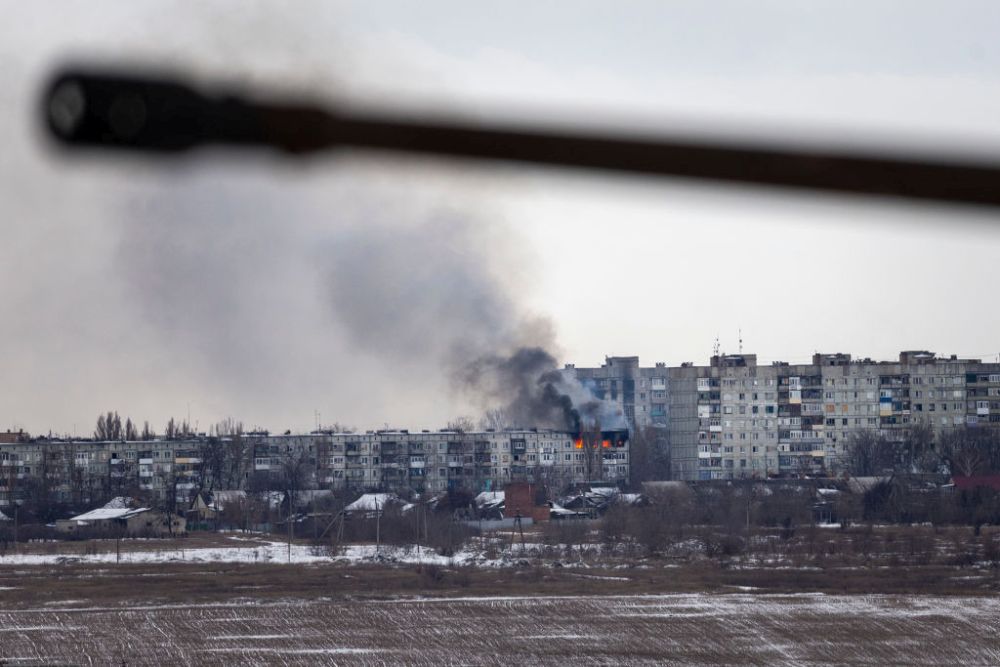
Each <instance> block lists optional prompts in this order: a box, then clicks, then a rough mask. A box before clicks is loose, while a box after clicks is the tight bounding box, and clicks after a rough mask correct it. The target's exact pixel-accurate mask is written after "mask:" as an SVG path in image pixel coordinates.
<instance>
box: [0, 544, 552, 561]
mask: <svg viewBox="0 0 1000 667" xmlns="http://www.w3.org/2000/svg"><path fill="white" fill-rule="evenodd" d="M229 540H230V541H231V546H221V547H195V548H190V549H186V548H176V547H174V548H160V547H158V546H156V542H153V541H151V542H149V543H148V546H147V547H146V548H141V549H137V548H130V549H127V550H123V551H121V553H120V554H116V553H115V551H114V542H113V541H110V540H108V541H105V543H104V544H103V545H102V550H101V551H99V552H96V553H73V554H66V553H37V552H36V553H13V552H8V553H6V554H4V555H2V556H0V566H4V565H61V564H68V563H79V564H107V563H115V562H119V561H120V562H121V563H135V564H145V563H185V562H188V563H292V564H303V563H331V562H380V561H387V562H398V563H409V564H420V563H425V564H430V563H433V564H438V565H481V566H486V567H496V566H502V565H505V564H510V562H511V561H516V560H517V559H519V558H520V557H522V556H531V555H536V554H537V552H538V549H539V547H540V546H541V545H537V544H528V545H521V544H518V545H516V546H515V547H513V548H511V549H509V550H507V551H505V552H504V553H503V554H500V555H499V556H498V557H497V558H487V557H486V556H485V555H484V554H483V550H482V549H480V548H477V547H475V546H473V547H470V548H467V549H464V550H462V551H459V552H457V553H456V554H455V555H454V556H451V557H445V556H440V555H438V554H437V553H436V552H434V551H433V550H431V549H428V548H427V547H420V546H417V545H409V546H406V547H395V546H387V545H382V546H379V547H376V545H374V544H349V545H346V546H345V547H344V548H342V549H341V550H340V551H339V552H337V553H336V554H331V553H330V552H329V550H327V549H325V548H323V547H313V546H308V545H301V544H292V545H291V548H289V547H288V545H287V544H286V543H285V542H277V541H269V540H263V539H256V538H254V539H247V538H242V537H230V538H229ZM174 544H176V542H175V543H174ZM130 546H132V545H130Z"/></svg>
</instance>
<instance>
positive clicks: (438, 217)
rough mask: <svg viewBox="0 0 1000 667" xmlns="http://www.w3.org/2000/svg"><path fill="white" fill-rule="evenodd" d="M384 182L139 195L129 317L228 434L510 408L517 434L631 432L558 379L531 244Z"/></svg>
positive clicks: (245, 185)
mask: <svg viewBox="0 0 1000 667" xmlns="http://www.w3.org/2000/svg"><path fill="white" fill-rule="evenodd" d="M368 176H370V174H367V173H362V174H361V176H360V177H359V178H357V179H355V178H353V177H352V178H345V179H330V181H331V186H330V187H329V188H328V189H327V190H326V191H325V192H324V194H323V196H322V197H317V196H316V190H317V188H316V187H315V183H312V184H309V183H303V184H297V183H290V182H289V181H288V180H284V181H283V182H266V181H265V180H264V179H257V177H256V176H255V175H254V174H250V175H247V174H245V173H244V174H241V175H240V176H220V175H219V174H218V173H217V172H216V171H214V170H210V169H207V168H206V169H205V170H204V172H203V173H196V174H194V175H192V177H191V178H188V177H183V178H179V179H177V180H176V181H174V182H171V183H169V184H167V185H166V186H163V185H158V186H157V187H155V188H153V189H152V190H151V191H149V192H146V193H144V194H143V195H142V196H135V195H133V196H132V197H131V198H130V199H129V200H128V204H127V205H126V206H125V209H124V211H125V213H124V215H122V216H120V217H121V218H122V220H121V222H120V223H119V224H118V230H119V232H120V239H119V242H118V246H117V252H116V254H115V257H114V259H115V266H116V267H117V272H118V273H119V275H120V276H121V284H122V285H123V286H124V288H123V289H124V294H125V299H126V305H125V308H124V311H120V312H124V313H127V315H126V317H125V319H126V320H127V321H131V322H134V323H135V324H134V325H133V326H134V329H135V331H136V333H137V334H139V333H141V334H144V335H146V336H148V337H150V338H152V339H154V340H155V341H156V344H155V345H152V346H151V347H154V348H155V349H157V350H159V351H160V354H161V355H162V356H163V357H164V359H173V360H176V362H175V363H174V364H172V365H174V366H175V371H177V373H175V375H178V374H179V375H180V376H181V377H184V376H186V377H188V378H189V381H190V382H192V383H193V384H194V385H195V387H196V389H195V391H194V392H192V393H193V394H194V395H195V400H198V397H200V396H203V395H204V394H205V393H206V392H207V393H210V394H211V395H212V396H213V400H214V401H215V402H216V403H217V404H218V405H220V406H223V407H221V408H215V409H216V410H218V411H219V412H221V414H219V415H218V417H222V416H225V415H226V414H237V415H248V416H249V415H253V414H265V415H269V416H270V418H271V419H273V416H271V415H274V414H275V413H276V412H278V413H280V414H287V413H289V411H290V410H291V409H294V407H295V406H294V405H292V403H293V401H296V400H299V399H298V397H300V396H313V397H316V396H321V397H326V398H325V399H324V400H325V401H326V402H325V403H319V404H320V405H324V406H332V407H333V408H335V409H336V410H337V412H336V413H332V412H330V411H329V407H327V410H328V412H327V414H326V416H327V417H328V418H332V419H337V420H340V421H346V422H348V423H357V422H359V421H361V425H364V426H374V425H381V424H383V423H384V422H391V423H394V424H395V425H413V424H414V423H423V424H427V425H443V423H444V421H445V420H446V419H448V418H450V417H454V416H456V415H458V414H462V413H481V412H483V411H485V410H486V409H488V408H494V407H500V406H502V407H504V408H505V413H506V415H507V418H508V421H509V423H510V425H517V426H539V427H549V428H559V429H567V430H571V431H579V429H580V427H581V424H587V423H591V422H593V421H595V420H600V421H601V423H602V424H606V425H613V424H617V423H620V421H621V418H620V415H615V414H614V406H613V405H612V404H605V403H601V402H598V401H595V400H594V397H593V395H592V393H591V392H590V391H589V390H588V389H587V388H585V387H583V386H582V385H580V384H579V383H578V382H576V381H575V380H574V379H572V378H567V377H564V376H563V374H562V373H561V372H560V371H559V370H558V364H557V359H556V354H557V353H558V346H557V344H556V340H555V335H554V331H553V329H554V328H553V326H552V323H551V321H550V320H549V319H548V318H546V317H544V316H538V315H536V314H534V313H531V312H529V311H528V309H527V308H526V307H525V305H524V302H525V299H522V298H521V296H522V295H524V294H525V293H526V291H527V290H529V289H530V287H531V276H532V271H531V267H532V265H533V264H535V263H536V262H537V258H536V257H535V256H534V254H533V253H532V252H531V250H530V248H527V247H526V244H524V243H522V242H521V241H520V239H518V238H517V237H516V236H514V235H513V234H512V233H511V231H510V229H509V228H508V227H507V226H506V225H503V224H500V223H499V222H497V221H496V220H495V219H493V218H491V217H490V216H489V215H486V214H477V213H470V212H469V211H470V210H471V209H472V206H470V205H469V204H468V203H466V202H459V203H458V204H455V203H451V202H454V196H453V195H450V196H447V197H443V196H441V193H440V191H438V192H436V193H435V194H434V195H423V196H419V195H414V194H412V191H410V194H407V189H406V188H399V189H394V188H390V187H387V186H386V185H384V184H376V185H372V184H371V183H369V182H366V177H368ZM303 180H307V179H303ZM373 180H374V181H376V183H378V182H379V179H378V178H377V177H376V178H375V179H373ZM442 201H446V202H449V203H446V204H442V203H441V202H442ZM189 395H190V394H189ZM317 403H318V400H317V399H315V398H314V399H313V403H312V404H307V405H305V406H304V409H303V410H302V412H306V413H307V414H310V415H311V414H312V408H313V407H314V405H316V404H317ZM182 405H183V403H182ZM112 407H116V408H117V407H118V406H117V405H115V406H112ZM200 408H201V412H202V414H204V412H205V411H207V410H211V409H213V408H214V406H213V405H206V404H205V403H204V402H203V403H202V404H201V406H200ZM357 415H363V416H357ZM362 420H366V421H362ZM616 420H617V421H616Z"/></svg>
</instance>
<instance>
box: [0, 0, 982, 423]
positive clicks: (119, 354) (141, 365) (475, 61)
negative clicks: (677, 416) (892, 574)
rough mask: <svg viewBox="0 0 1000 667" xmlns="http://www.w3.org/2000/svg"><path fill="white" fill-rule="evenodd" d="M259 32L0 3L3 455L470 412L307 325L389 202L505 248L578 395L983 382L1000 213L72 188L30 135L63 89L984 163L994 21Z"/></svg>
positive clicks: (259, 170)
mask: <svg viewBox="0 0 1000 667" xmlns="http://www.w3.org/2000/svg"><path fill="white" fill-rule="evenodd" d="M271 7H272V5H271V4H269V3H248V2H206V3H198V4H197V5H196V4H194V3H179V2H134V3H127V4H122V5H119V6H115V7H114V8H111V7H109V6H105V5H100V4H95V3H92V2H65V3H59V4H49V3H45V4H42V3H32V4H30V5H29V4H28V3H14V2H3V4H2V7H0V8H2V9H3V15H4V16H6V17H8V18H7V20H6V21H5V27H4V28H0V72H2V74H3V80H4V81H5V86H4V87H3V89H2V90H0V113H2V115H0V141H2V142H3V145H4V146H6V150H4V151H3V152H2V153H0V178H2V182H3V184H4V185H3V191H4V195H3V197H2V200H0V239H2V240H3V245H4V250H5V252H4V259H3V261H2V262H0V307H2V308H3V310H4V312H5V314H6V315H7V317H6V319H7V322H8V324H7V326H5V327H3V329H2V330H0V368H3V373H4V382H3V383H2V384H0V427H6V426H8V425H10V426H22V427H24V428H27V429H29V430H31V431H33V432H39V431H46V430H48V429H49V428H52V429H53V430H56V431H72V430H73V428H74V427H75V428H76V430H77V432H78V433H80V434H84V433H87V432H89V431H90V430H91V429H92V428H93V421H94V419H95V418H96V415H97V414H98V412H99V411H102V410H107V409H117V410H119V411H120V412H122V413H123V414H130V415H132V416H134V417H137V418H140V419H141V418H143V417H146V418H149V419H150V421H151V422H152V423H153V425H154V426H155V427H158V428H162V423H163V422H164V421H165V420H166V418H167V417H168V416H169V415H171V414H172V415H174V416H178V417H183V416H185V415H186V412H187V409H188V403H189V402H191V412H192V417H193V418H194V419H196V420H198V421H199V422H200V424H201V426H202V427H204V426H205V425H206V424H208V423H211V422H214V421H216V420H218V419H220V418H222V417H225V416H228V415H234V416H236V417H239V418H241V419H243V420H245V421H247V422H249V423H252V424H260V425H263V426H266V427H269V428H272V429H275V430H278V429H284V428H292V429H304V428H309V427H311V426H312V425H313V420H314V416H313V415H314V410H319V411H321V412H322V415H323V419H324V421H332V420H334V419H337V420H340V421H342V422H348V423H352V424H355V425H358V426H363V427H364V426H376V425H381V424H382V423H383V422H392V423H393V424H395V425H398V426H411V427H414V428H416V427H435V426H439V425H440V424H441V423H442V421H443V420H444V419H446V418H447V417H448V416H451V415H454V414H456V413H457V412H459V411H463V410H464V409H465V406H463V405H462V404H461V400H460V399H459V398H457V397H455V396H453V395H451V394H449V393H448V391H447V390H446V384H447V383H446V382H445V380H444V378H441V377H435V376H434V374H433V372H429V371H428V370H427V369H426V368H417V367H414V368H411V369H403V370H400V371H398V372H397V371H396V370H392V369H387V368H386V367H385V365H384V364H380V363H379V361H378V358H377V355H374V356H373V355H371V354H362V353H355V352H354V351H353V350H352V349H349V343H348V341H347V340H345V334H344V333H343V331H341V330H340V329H338V325H337V321H336V314H333V315H332V316H331V314H330V313H328V312H326V311H325V310H324V307H323V305H322V298H323V297H322V294H321V288H320V286H319V283H320V282H321V280H322V278H321V277H319V276H321V274H322V269H321V264H322V259H321V256H322V255H323V252H322V250H316V249H318V248H319V249H321V248H322V247H323V245H322V244H323V243H335V242H336V239H337V237H336V235H335V234H333V235H331V234H330V233H329V232H328V231H326V230H327V229H328V228H329V227H330V225H331V222H330V220H329V219H328V218H326V217H324V214H323V212H326V211H329V210H336V211H337V212H338V214H343V215H345V216H348V215H353V216H355V218H357V216H361V217H363V216H364V215H365V213H364V212H365V211H369V210H371V209H372V208H373V207H375V206H376V204H377V203H378V202H379V201H380V200H381V198H382V197H383V195H384V194H385V193H391V196H390V198H391V199H394V200H396V203H395V204H394V206H395V207H396V208H400V209H409V208H416V209H421V208H423V207H426V208H428V209H437V208H440V207H442V206H443V207H447V208H450V209H457V210H459V211H464V212H466V213H467V214H468V215H469V217H470V218H474V219H476V220H481V221H483V224H488V225H490V226H491V227H493V228H494V229H499V230H503V231H504V233H505V234H509V236H510V237H511V238H516V239H518V240H519V241H518V245H517V253H516V258H514V259H516V261H512V263H511V273H512V274H514V273H516V274H517V275H516V276H515V275H512V280H514V282H516V283H517V284H518V285H519V286H520V287H519V291H518V292H517V294H518V295H519V296H522V297H523V299H524V304H525V305H526V306H527V307H528V308H530V309H531V310H532V311H533V312H535V313H538V314H540V315H545V316H549V317H551V318H552V319H553V322H554V325H555V328H556V333H557V336H558V340H559V345H560V348H561V357H562V359H563V360H564V361H569V362H575V363H577V364H578V365H597V364H599V363H600V362H601V361H602V360H603V357H604V355H605V354H638V355H640V357H641V358H642V360H643V362H644V363H645V364H652V363H653V362H654V361H666V362H668V363H671V364H675V363H679V362H681V361H695V362H698V363H704V362H705V360H706V359H707V357H708V355H709V354H710V352H711V349H712V344H713V342H714V339H715V337H716V336H717V335H718V336H720V338H721V342H722V346H723V348H724V349H725V350H729V351H731V350H735V348H736V345H737V330H738V329H739V328H742V330H743V338H744V349H745V350H747V351H752V352H757V353H758V355H759V356H760V357H761V358H762V359H764V360H773V359H784V360H788V361H798V360H804V359H806V358H807V357H808V356H809V355H810V354H812V352H813V351H815V350H823V351H846V352H851V353H853V354H855V355H860V356H872V357H878V358H889V357H893V356H895V354H896V353H897V352H898V351H899V350H900V349H910V348H927V349H931V350H935V351H938V352H940V353H957V354H962V355H967V356H981V357H990V356H993V357H995V356H996V355H998V354H1000V340H998V339H997V336H996V332H997V331H998V324H1000V309H998V308H996V307H994V305H993V298H992V297H993V288H994V285H995V283H996V279H995V278H994V277H993V274H994V272H995V270H996V269H995V266H996V263H995V258H996V257H997V251H998V250H1000V236H998V231H997V230H998V229H1000V227H998V225H997V223H998V222H1000V220H998V217H1000V214H998V213H997V212H991V211H976V210H969V209H960V208H956V207H934V206H920V207H917V206H911V205H898V204H894V203H887V202H881V201H873V200H860V199H840V198H809V197H804V196H801V195H796V196H787V195H785V194H783V193H778V192H775V191H758V190H750V189H738V188H733V189H717V188H711V187H707V186H697V187H694V186H689V185H684V184H679V183H676V182H671V181H667V180H654V179H636V180H631V179H624V178H621V177H606V176H602V175H595V174H574V173H568V172H555V171H546V170H528V169H515V168H511V167H502V168H491V167H489V166H477V165H468V164H449V163H433V164H432V163H427V162H420V161H415V160H407V161H400V162H399V164H389V163H388V161H386V160H385V159H375V160H371V159H360V160H358V159H332V160H319V161H314V162H311V163H309V164H308V165H306V166H304V167H303V166H290V165H285V164H283V163H280V162H276V161H272V160H268V159H245V158H243V159H241V160H240V161H239V163H237V162H235V161H232V160H220V159H217V158H214V157H212V156H203V157H196V158H194V159H190V160H185V161H183V162H180V163H177V164H167V165H158V164H153V163H150V162H141V161H140V162H134V161H122V162H118V161H107V160H102V161H81V160H71V161H66V160H61V159H58V158H56V157H54V156H53V155H52V154H51V153H50V152H49V151H47V150H45V148H44V145H43V144H42V143H41V142H40V141H39V138H38V136H37V132H36V129H35V128H36V125H35V124H34V123H35V120H36V118H35V112H36V105H37V95H38V90H39V87H40V86H41V85H42V82H43V81H44V79H45V77H46V76H47V75H48V74H49V73H50V72H51V71H52V70H53V68H54V67H55V66H56V65H57V64H59V63H61V62H66V61H68V60H72V59H83V60H85V61H87V62H93V61H95V60H96V61H100V62H110V63H127V64H131V63H147V64H155V65H161V66H162V65H168V66H171V67H176V68H181V69H184V70H186V71H189V72H192V73H195V74H197V75H198V76H200V77H202V78H204V79H206V80H213V79H218V78H222V79H226V80H235V81H240V82H243V83H245V84H247V85H253V86H257V87H260V88H275V89H281V90H289V91H296V92H307V93H310V94H312V95H320V96H324V97H328V98H330V99H335V98H339V99H343V100H346V101H348V102H351V103H355V104H368V105H381V106H389V107H408V108H413V107H416V108H422V109H430V110H433V111H436V112H442V113H449V114H458V115H462V116H466V117H471V118H476V117H483V118H489V117H498V118H515V119H517V118H523V117H527V116H530V117H533V118H541V119H543V120H546V121H548V122H560V121H562V122H572V123H574V124H580V125H587V124H596V125H601V126H608V127H612V128H617V129H627V130H635V129H636V128H642V129H653V130H656V129H662V130H667V131H675V130H677V129H678V128H679V129H681V130H695V131H699V132H710V131H713V130H720V131H724V132H727V133H734V134H739V135H745V134H750V135H754V136H765V137H770V138H773V139H779V140H783V141H809V140H821V141H825V142H830V143H841V142H847V143H853V144H856V145H862V146H865V145H873V144H877V145H890V146H897V147H903V148H906V149H913V148H915V147H916V148H920V149H937V150H942V149H944V150H953V151H954V150H966V151H974V152H977V153H979V154H981V155H984V156H993V157H995V156H997V155H998V154H1000V124H998V123H997V118H1000V39H997V35H1000V5H998V4H996V3H995V2H949V3H940V2H912V1H910V2H809V3H802V2H794V1H789V2H758V3H743V2H618V3H608V2H604V3H597V2H569V1H567V2H531V3H468V2H459V1H455V2H424V3H410V2H402V1H400V2H380V3H368V2H355V3H326V2H315V3H307V2H297V3H294V4H290V5H288V6H286V7H285V8H284V9H283V10H276V9H271ZM220 193H221V194H220ZM345 211H347V212H349V213H345ZM179 217H183V218H184V219H183V220H180V219H178V218H179ZM222 219H225V220H226V224H221V223H220V224H219V225H218V226H213V225H215V223H216V222H217V221H218V220H222ZM310 249H313V250H315V252H316V253H317V254H316V256H312V255H308V256H307V254H308V252H310ZM216 258H221V259H222V260H227V261H220V262H219V264H218V267H219V268H217V269H214V270H211V271H207V272H206V271H204V270H202V269H200V268H199V267H204V266H205V265H213V266H214V260H215V259H216ZM206 322H208V323H210V324H204V323H206ZM248 366H256V367H257V368H259V372H256V373H253V372H246V371H245V368H246V367H248ZM206 369H209V370H206ZM237 369H239V370H237ZM276 369H280V372H279V371H276ZM414 387H419V389H420V391H419V392H417V393H416V395H415V393H414V392H413V391H412V390H413V388H414Z"/></svg>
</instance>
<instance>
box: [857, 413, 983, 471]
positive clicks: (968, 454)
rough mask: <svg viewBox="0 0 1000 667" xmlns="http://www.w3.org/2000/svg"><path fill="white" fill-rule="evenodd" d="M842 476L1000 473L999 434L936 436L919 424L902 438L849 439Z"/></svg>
mask: <svg viewBox="0 0 1000 667" xmlns="http://www.w3.org/2000/svg"><path fill="white" fill-rule="evenodd" d="M841 465H842V467H843V472H846V473H848V474H850V475H852V476H855V477H870V476H886V475H900V474H919V473H926V474H934V473H941V474H953V475H962V476H973V475H989V474H996V473H1000V430H998V429H992V428H976V427H966V428H961V429H954V430H947V431H935V430H934V429H933V428H932V427H931V426H930V425H929V424H927V423H923V422H920V423H917V424H914V425H913V426H912V427H910V428H909V429H908V430H907V431H905V432H904V433H903V434H902V435H901V437H900V436H897V435H895V434H893V436H892V437H890V436H888V435H886V434H885V433H881V432H879V431H877V430H874V429H872V430H865V431H859V432H857V433H854V434H852V435H851V436H850V438H849V439H848V441H847V445H846V447H845V451H844V455H843V457H842V460H841Z"/></svg>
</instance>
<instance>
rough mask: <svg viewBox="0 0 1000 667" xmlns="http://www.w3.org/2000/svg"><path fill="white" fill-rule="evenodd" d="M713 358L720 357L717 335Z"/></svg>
mask: <svg viewBox="0 0 1000 667" xmlns="http://www.w3.org/2000/svg"><path fill="white" fill-rule="evenodd" d="M712 356H715V357H717V356H719V335H718V334H716V335H715V345H713V346H712Z"/></svg>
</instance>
